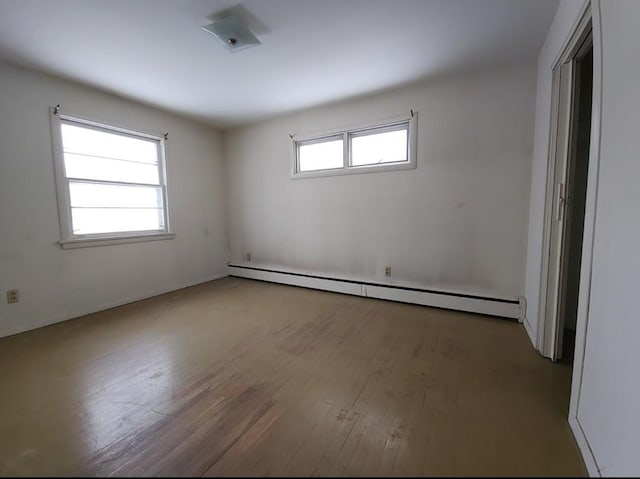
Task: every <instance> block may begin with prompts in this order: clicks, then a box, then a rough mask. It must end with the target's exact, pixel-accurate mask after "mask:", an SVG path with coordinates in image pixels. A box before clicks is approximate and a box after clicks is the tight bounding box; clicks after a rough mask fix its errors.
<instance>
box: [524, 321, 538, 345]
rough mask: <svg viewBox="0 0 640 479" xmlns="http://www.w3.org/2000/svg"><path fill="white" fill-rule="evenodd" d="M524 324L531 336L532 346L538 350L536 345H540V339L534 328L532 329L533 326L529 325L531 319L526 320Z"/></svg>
mask: <svg viewBox="0 0 640 479" xmlns="http://www.w3.org/2000/svg"><path fill="white" fill-rule="evenodd" d="M522 324H523V325H524V329H525V331H526V332H527V334H528V335H529V339H530V340H531V344H532V345H533V347H534V348H536V345H537V344H538V338H537V336H536V335H535V334H534V333H533V328H532V327H531V324H530V323H529V319H527V318H524V321H522Z"/></svg>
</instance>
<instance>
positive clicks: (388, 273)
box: [384, 266, 391, 278]
mask: <svg viewBox="0 0 640 479" xmlns="http://www.w3.org/2000/svg"><path fill="white" fill-rule="evenodd" d="M384 275H385V276H386V277H387V278H388V277H390V276H391V266H385V267H384Z"/></svg>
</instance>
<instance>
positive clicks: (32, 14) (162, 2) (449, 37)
mask: <svg viewBox="0 0 640 479" xmlns="http://www.w3.org/2000/svg"><path fill="white" fill-rule="evenodd" d="M238 5H239V4H238V0H228V1H227V0H0V56H2V57H4V58H6V59H8V60H9V61H12V62H14V63H19V64H22V65H26V66H30V67H33V68H37V69H41V70H44V71H46V72H50V73H54V74H57V75H60V76H63V77H66V78H71V79H75V80H78V81H80V82H83V83H87V84H90V85H93V86H96V87H99V88H102V89H105V90H108V91H111V92H114V93H117V94H119V95H122V96H125V97H128V98H132V99H136V100H139V101H143V102H146V103H149V104H152V105H156V106H158V107H162V108H166V109H169V110H173V111H176V112H179V113H182V114H186V115H189V116H192V117H195V118H198V119H200V120H204V121H206V122H208V123H210V124H212V125H216V126H219V127H230V126H234V125H238V124H242V123H246V122H250V121H255V120H258V119H261V118H265V117H268V116H271V115H276V114H279V113H283V112H287V111H292V110H298V109H302V108H306V107H309V106H313V105H319V104H322V103H327V102H332V101H336V100H340V99H344V98H348V97H352V96H356V95H362V94H366V93H370V92H374V91H378V90H382V89H387V88H391V87H393V86H396V85H401V84H406V83H410V82H414V81H417V80H419V79H422V78H426V77H429V76H433V75H439V74H442V73H446V72H450V71H456V70H464V69H469V68H475V67H479V66H482V65H496V64H500V63H507V62H513V61H517V60H518V59H520V58H533V57H535V56H536V55H537V53H538V51H539V50H540V48H541V46H542V42H543V40H544V37H545V35H546V33H547V31H548V29H549V26H550V24H551V21H552V18H553V15H554V13H555V10H556V8H557V5H558V0H244V1H242V3H241V4H240V6H239V7H238ZM232 7H235V8H239V9H240V10H241V11H242V12H244V14H245V15H246V16H247V18H248V21H249V24H250V25H251V26H252V27H253V28H252V30H253V31H254V33H255V34H256V36H257V37H258V38H259V39H260V41H261V42H262V45H261V46H258V47H256V48H251V49H248V50H244V51H240V52H236V53H229V52H228V51H226V50H225V49H224V48H223V47H221V46H220V45H219V44H218V43H217V41H216V39H215V38H214V37H212V36H211V35H210V34H208V33H206V32H205V31H203V30H202V29H201V27H202V26H203V25H206V24H209V23H211V21H212V16H213V15H215V14H218V13H219V12H221V11H224V10H227V9H229V8H232Z"/></svg>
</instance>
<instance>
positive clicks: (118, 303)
mask: <svg viewBox="0 0 640 479" xmlns="http://www.w3.org/2000/svg"><path fill="white" fill-rule="evenodd" d="M227 276H228V274H226V273H223V274H214V275H211V276H207V277H206V278H201V279H199V280H196V281H188V282H186V283H182V284H180V285H177V286H172V287H169V288H162V289H159V290H156V291H153V292H151V293H146V294H143V295H140V296H133V297H129V298H126V299H122V300H120V301H114V302H110V303H105V304H102V305H99V306H96V307H95V308H91V309H90V310H83V311H79V312H73V313H71V314H70V315H65V316H61V317H58V318H53V319H49V320H46V321H43V322H42V323H38V324H35V325H31V326H26V327H25V326H21V327H17V328H13V329H11V330H9V331H7V332H5V333H4V334H2V335H0V338H5V337H8V336H13V335H15V334H20V333H25V332H27V331H32V330H34V329H39V328H44V327H45V326H51V325H52V324H57V323H62V322H64V321H68V320H70V319H75V318H80V317H82V316H86V315H88V314H93V313H98V312H100V311H105V310H107V309H111V308H116V307H118V306H123V305H125V304H129V303H135V302H136V301H142V300H143V299H149V298H153V297H155V296H161V295H163V294H167V293H172V292H174V291H179V290H181V289H185V288H190V287H191V286H197V285H199V284H203V283H208V282H209V281H214V280H216V279H220V278H226V277H227Z"/></svg>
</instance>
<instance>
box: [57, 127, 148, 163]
mask: <svg viewBox="0 0 640 479" xmlns="http://www.w3.org/2000/svg"><path fill="white" fill-rule="evenodd" d="M62 145H63V150H64V152H65V153H78V154H83V155H93V156H100V157H106V158H116V159H120V160H129V161H137V162H140V163H148V164H157V163H158V142H157V141H154V140H146V139H142V138H132V137H130V136H126V135H121V134H117V133H109V132H106V131H101V130H95V129H93V128H90V127H86V126H76V125H72V124H69V123H64V122H63V123H62Z"/></svg>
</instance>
